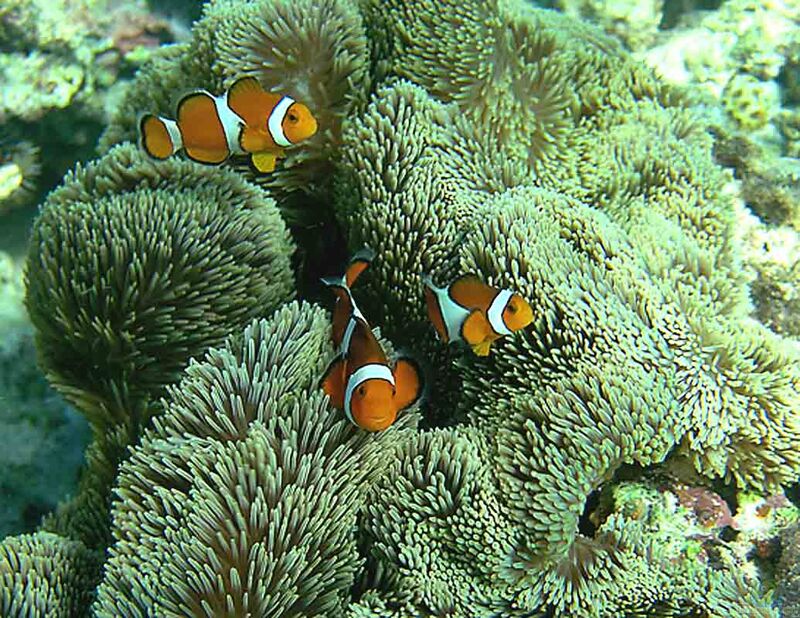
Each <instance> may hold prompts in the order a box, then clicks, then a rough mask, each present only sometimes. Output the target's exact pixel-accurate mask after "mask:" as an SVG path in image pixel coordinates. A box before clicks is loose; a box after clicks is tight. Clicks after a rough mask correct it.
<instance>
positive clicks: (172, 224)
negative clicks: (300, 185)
mask: <svg viewBox="0 0 800 618" xmlns="http://www.w3.org/2000/svg"><path fill="white" fill-rule="evenodd" d="M292 251H293V244H292V242H291V240H290V238H289V237H288V233H287V231H286V227H285V226H284V224H283V221H282V220H281V218H280V216H279V214H278V212H277V209H276V208H275V205H274V201H273V200H272V199H271V198H269V197H268V196H267V195H266V194H264V193H263V192H262V191H261V190H259V189H258V188H257V187H254V186H252V185H250V184H249V183H247V182H246V181H244V180H242V179H241V178H240V177H239V176H237V175H235V174H233V173H232V172H223V173H211V172H210V168H207V167H204V166H201V165H198V164H194V163H191V162H184V161H179V160H175V161H170V162H168V163H166V164H155V163H154V162H152V161H150V160H149V159H148V158H147V157H146V156H145V155H144V154H142V153H140V152H139V151H138V150H137V149H136V148H134V147H132V146H123V147H120V148H117V149H114V150H112V151H111V152H110V153H109V154H108V155H106V156H105V157H104V158H102V159H100V160H98V161H96V162H93V163H91V164H89V165H88V166H86V167H80V168H78V170H77V171H76V172H75V173H74V174H71V175H70V176H69V177H68V178H67V179H66V181H65V182H64V184H63V185H62V186H61V187H59V188H58V189H57V190H56V191H53V192H52V193H51V194H50V195H49V196H48V198H47V200H46V201H45V203H44V205H43V207H42V212H41V215H40V216H39V218H38V219H37V221H36V225H35V227H34V231H33V237H32V241H31V250H30V254H29V258H28V262H27V271H26V276H27V283H28V289H27V297H26V305H27V307H28V311H29V313H30V316H31V320H32V322H33V324H34V325H35V326H36V328H37V345H38V347H39V351H40V361H41V363H42V365H43V368H44V370H45V372H46V374H47V376H48V378H49V379H50V381H51V382H52V383H53V384H54V385H55V386H56V388H58V389H59V390H60V391H61V392H62V393H63V394H64V395H65V396H66V397H67V399H69V400H70V401H71V402H72V403H73V404H74V405H75V406H76V407H77V408H79V409H80V410H81V411H82V412H83V413H84V414H85V415H86V416H87V418H88V419H89V420H90V422H92V423H93V425H94V426H95V428H96V429H97V430H98V431H99V432H101V433H102V432H103V431H105V430H106V429H107V428H108V427H109V426H114V425H116V424H118V423H121V422H123V423H124V422H129V421H132V422H134V423H144V422H145V421H146V420H147V417H148V415H149V414H150V413H151V412H152V411H150V412H148V411H147V408H148V406H150V405H151V403H152V402H153V401H155V400H157V398H158V397H159V396H160V395H161V394H162V393H163V389H164V387H165V386H166V385H168V384H171V383H173V382H176V381H177V379H178V376H179V375H180V372H181V371H182V370H183V368H184V367H185V366H186V365H187V364H188V362H189V359H190V358H191V357H193V356H197V355H199V354H202V353H203V352H204V351H205V350H206V349H207V348H209V347H210V346H213V345H216V344H218V343H220V342H221V341H222V340H224V338H225V337H226V336H227V335H228V334H229V333H230V332H231V331H233V330H236V329H237V328H239V327H241V326H242V325H244V324H245V323H247V322H249V321H250V320H251V319H252V318H253V317H256V316H259V315H264V313H266V312H269V311H270V310H271V309H273V308H274V307H276V306H277V305H279V304H280V303H281V302H283V301H285V300H288V299H289V298H291V296H292V295H293V292H294V290H293V285H294V282H293V277H292V274H291V271H290V268H289V260H290V256H291V254H292ZM113 290H117V292H113ZM84 299H85V300H84ZM54 318H55V319H54ZM100 359H102V362H98V360H100Z"/></svg>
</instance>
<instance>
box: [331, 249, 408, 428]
mask: <svg viewBox="0 0 800 618" xmlns="http://www.w3.org/2000/svg"><path fill="white" fill-rule="evenodd" d="M371 259H372V253H371V252H369V251H368V250H365V251H361V252H359V253H357V254H356V255H355V256H354V257H353V259H352V260H351V261H350V266H349V267H348V268H347V271H346V272H345V275H344V276H343V277H341V278H340V279H323V282H324V283H325V284H326V285H327V286H329V287H330V288H331V289H332V290H333V291H334V293H335V294H336V297H337V298H336V306H335V307H334V310H333V329H332V338H333V343H334V345H336V346H337V347H338V349H339V353H338V354H337V356H336V358H334V360H333V362H332V363H331V364H330V366H329V367H328V370H327V371H326V372H325V376H324V377H323V379H322V388H323V390H324V391H325V393H326V394H327V395H328V396H329V397H330V399H331V403H332V404H333V406H334V407H336V408H340V409H343V410H344V411H345V414H346V415H347V418H348V419H350V421H351V422H353V423H354V424H355V425H357V426H359V427H361V428H362V429H366V430H368V431H382V430H384V429H387V428H388V427H390V426H391V425H392V423H394V422H395V420H396V419H397V415H398V414H399V413H400V412H401V411H402V410H404V409H405V408H408V407H409V406H411V405H412V404H413V403H415V402H416V401H417V400H418V399H419V398H420V396H421V393H422V381H421V378H420V372H419V370H418V368H417V366H416V364H415V363H414V362H413V361H412V360H410V359H408V358H400V359H398V360H397V362H396V363H395V365H394V368H392V367H390V365H389V359H388V358H387V357H386V353H385V352H384V351H383V348H382V347H381V345H380V343H379V342H378V340H377V339H376V338H375V335H374V334H373V332H372V329H371V328H370V327H369V324H368V323H367V321H366V319H365V318H364V316H363V314H362V313H361V311H360V310H359V309H358V307H357V306H356V304H355V301H354V300H353V297H352V295H351V293H350V286H351V285H352V284H353V283H354V282H355V280H356V279H357V278H358V276H359V275H360V274H361V273H362V272H363V271H364V269H366V267H367V266H368V265H369V261H370V260H371Z"/></svg>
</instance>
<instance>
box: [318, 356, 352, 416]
mask: <svg viewBox="0 0 800 618" xmlns="http://www.w3.org/2000/svg"><path fill="white" fill-rule="evenodd" d="M346 383H347V380H346V378H345V361H344V358H342V356H341V355H337V356H336V357H335V358H334V359H333V360H332V361H331V364H330V365H328V369H327V370H326V371H325V375H323V376H322V380H321V386H322V390H323V391H324V392H325V394H326V395H328V397H330V399H331V405H332V406H333V407H334V408H338V409H340V410H341V409H342V408H343V407H344V391H345V386H346Z"/></svg>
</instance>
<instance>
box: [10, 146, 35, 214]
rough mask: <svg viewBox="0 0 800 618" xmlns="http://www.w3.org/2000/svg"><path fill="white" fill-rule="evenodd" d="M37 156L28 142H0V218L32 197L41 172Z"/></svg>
mask: <svg viewBox="0 0 800 618" xmlns="http://www.w3.org/2000/svg"><path fill="white" fill-rule="evenodd" d="M39 155H40V153H39V149H38V148H37V147H36V146H34V145H33V144H31V143H30V142H26V141H19V142H13V143H5V142H0V216H2V214H3V212H4V211H6V210H10V209H11V208H16V207H18V206H21V205H23V204H26V203H27V202H29V201H30V200H31V198H32V197H33V194H34V192H35V189H36V181H37V179H38V177H39V172H40V171H41V170H40V165H39Z"/></svg>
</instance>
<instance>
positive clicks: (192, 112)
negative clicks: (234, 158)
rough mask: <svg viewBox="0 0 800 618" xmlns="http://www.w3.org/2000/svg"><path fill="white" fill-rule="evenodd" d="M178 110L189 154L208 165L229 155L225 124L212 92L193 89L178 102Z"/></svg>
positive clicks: (179, 124)
mask: <svg viewBox="0 0 800 618" xmlns="http://www.w3.org/2000/svg"><path fill="white" fill-rule="evenodd" d="M175 113H176V117H177V123H178V126H179V127H180V128H181V133H182V134H183V136H184V151H185V152H186V156H188V157H189V158H190V159H191V160H192V161H196V162H197V163H205V164H207V165H218V164H220V163H222V162H223V161H225V160H226V159H227V158H228V156H229V155H230V150H229V148H228V139H227V137H226V136H225V127H224V126H223V125H222V120H221V119H220V117H219V113H218V111H217V104H216V102H215V99H214V96H213V95H212V94H211V93H210V92H207V91H205V90H197V91H195V92H190V93H189V94H187V95H185V96H184V97H183V98H182V99H181V100H180V101H179V102H178V106H177V110H176V112H175ZM196 144H203V145H202V146H199V145H196Z"/></svg>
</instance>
